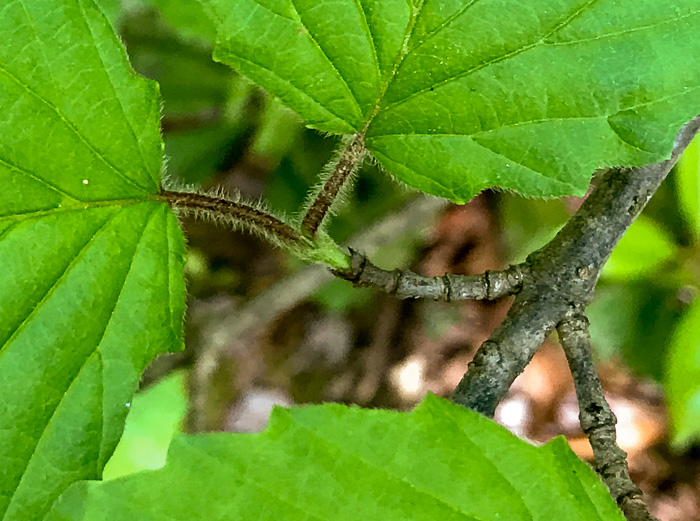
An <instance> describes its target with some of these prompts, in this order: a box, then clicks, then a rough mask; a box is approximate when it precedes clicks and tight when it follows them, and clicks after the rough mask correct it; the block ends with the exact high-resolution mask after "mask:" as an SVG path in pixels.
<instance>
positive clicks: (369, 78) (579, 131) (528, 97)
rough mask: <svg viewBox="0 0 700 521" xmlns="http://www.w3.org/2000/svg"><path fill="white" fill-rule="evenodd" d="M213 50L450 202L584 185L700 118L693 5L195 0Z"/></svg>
mask: <svg viewBox="0 0 700 521" xmlns="http://www.w3.org/2000/svg"><path fill="white" fill-rule="evenodd" d="M201 1H202V2H204V3H205V4H207V5H208V7H209V8H210V11H211V13H212V17H213V19H214V20H215V23H216V25H217V27H218V33H219V37H218V44H217V48H216V51H215V54H214V56H215V58H217V59H219V60H221V61H222V62H224V63H227V64H229V65H230V66H232V67H234V68H235V69H237V70H238V71H239V72H241V73H242V74H244V75H246V76H248V77H250V78H251V79H252V80H253V81H255V82H256V83H258V84H260V85H261V86H263V87H264V88H266V89H267V90H269V91H270V92H271V93H272V94H274V95H275V96H278V97H279V98H281V99H282V100H283V101H284V102H285V103H286V104H287V105H289V106H290V107H291V108H293V109H294V110H295V111H297V112H298V113H299V114H300V115H301V116H302V118H303V119H304V121H305V122H306V123H307V124H308V125H309V126H311V127H314V128H317V129H319V130H321V131H324V132H330V133H346V134H347V133H356V132H361V133H364V134H365V135H366V144H367V147H368V148H369V150H370V151H371V152H372V154H374V156H375V157H376V158H377V160H378V161H379V162H380V163H381V164H382V165H383V166H384V167H385V168H386V170H388V171H389V172H391V173H392V174H394V175H395V176H396V177H398V178H400V179H402V180H403V181H405V182H406V183H408V184H410V185H412V186H414V187H416V188H419V189H420V190H423V191H425V192H429V193H432V194H436V195H440V196H444V197H447V198H449V199H452V200H453V201H458V202H461V201H465V200H468V199H470V198H471V197H472V196H474V195H475V194H476V193H478V192H479V191H480V190H482V189H484V188H486V187H489V186H495V187H501V188H505V189H511V190H515V191H517V192H520V193H522V194H525V195H532V196H557V195H563V194H578V195H582V194H583V193H584V192H585V190H586V188H587V186H588V182H589V179H590V177H591V175H592V173H593V171H594V170H595V169H596V168H598V167H605V166H622V165H630V166H631V165H641V164H646V163H651V162H655V161H659V160H662V159H664V158H666V157H667V156H668V155H670V152H671V148H672V145H673V139H674V137H675V135H676V132H677V130H678V129H679V127H680V126H681V125H682V124H683V123H685V122H686V121H688V120H689V119H690V118H692V117H693V116H694V115H696V114H697V113H698V112H700V7H698V3H697V1H696V0H653V1H651V0H650V1H646V2H643V3H642V4H640V3H639V1H638V0H529V1H527V2H523V1H521V0H201Z"/></svg>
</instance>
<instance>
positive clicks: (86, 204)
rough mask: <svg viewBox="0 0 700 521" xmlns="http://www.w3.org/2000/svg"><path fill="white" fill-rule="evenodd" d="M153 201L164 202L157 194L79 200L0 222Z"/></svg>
mask: <svg viewBox="0 0 700 521" xmlns="http://www.w3.org/2000/svg"><path fill="white" fill-rule="evenodd" d="M145 202H152V203H159V202H160V203H163V204H166V203H164V202H163V201H161V200H160V199H159V198H158V196H157V195H151V196H145V197H134V198H130V199H102V200H96V201H77V203H74V205H73V206H66V207H59V208H51V209H48V210H38V211H35V212H26V213H18V214H10V215H3V216H0V222H2V221H18V222H21V221H24V220H26V219H32V218H35V217H43V216H46V215H55V214H60V213H70V212H83V211H85V210H89V209H91V208H105V207H109V206H118V207H122V208H126V207H127V206H132V205H134V204H139V203H145Z"/></svg>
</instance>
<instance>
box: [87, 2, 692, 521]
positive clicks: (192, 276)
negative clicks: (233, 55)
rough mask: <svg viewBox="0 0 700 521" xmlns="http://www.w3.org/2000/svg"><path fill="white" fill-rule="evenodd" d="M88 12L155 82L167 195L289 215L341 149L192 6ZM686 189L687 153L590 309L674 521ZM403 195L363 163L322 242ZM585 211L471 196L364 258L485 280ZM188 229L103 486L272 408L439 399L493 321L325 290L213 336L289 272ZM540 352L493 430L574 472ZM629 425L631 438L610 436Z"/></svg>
mask: <svg viewBox="0 0 700 521" xmlns="http://www.w3.org/2000/svg"><path fill="white" fill-rule="evenodd" d="M98 4H100V5H101V7H102V8H103V10H104V12H105V14H106V15H107V17H108V18H109V19H110V21H111V23H112V24H113V25H114V27H115V29H116V30H117V32H118V33H119V35H120V37H121V38H122V40H123V41H124V43H125V46H126V48H127V51H128V54H129V57H130V59H131V61H132V63H133V65H134V68H135V69H136V70H137V71H138V72H139V73H140V74H142V75H144V76H146V77H149V78H152V79H155V80H157V81H158V82H159V84H160V89H161V93H162V97H163V118H162V129H163V137H164V140H165V147H166V148H165V151H166V157H167V169H166V177H167V179H168V182H169V183H170V184H171V185H172V186H175V187H177V186H182V185H196V186H199V187H201V188H203V189H213V188H216V187H219V188H217V189H221V190H224V191H227V190H229V191H230V190H237V191H240V192H241V193H242V194H243V195H244V196H246V197H249V198H251V199H262V200H265V201H267V202H268V204H269V205H270V206H271V207H273V208H275V209H278V210H280V211H282V212H285V213H286V214H287V215H290V216H292V217H298V215H297V214H298V212H299V210H300V208H301V207H302V206H303V204H304V202H305V198H306V196H307V193H308V190H309V188H310V187H311V186H313V185H314V184H315V183H316V182H317V179H318V175H319V173H320V172H321V171H322V170H323V168H324V165H325V164H326V163H327V162H328V161H329V159H330V158H331V157H332V156H333V153H334V151H335V150H336V148H337V145H338V140H337V139H336V138H333V137H327V136H321V135H319V134H318V133H316V132H313V131H310V130H307V129H305V128H304V127H303V125H302V123H301V122H300V120H299V118H298V117H297V116H296V115H295V114H294V113H293V112H291V111H289V110H288V109H286V108H285V107H283V106H282V105H281V104H280V103H279V102H278V101H277V100H275V99H273V98H271V97H269V96H268V95H267V94H266V93H265V92H263V91H262V90H260V89H259V88H257V87H255V86H254V85H251V84H250V83H249V82H248V81H247V80H246V79H245V78H242V77H240V76H238V75H237V74H236V73H235V72H234V71H231V70H230V69H228V68H227V67H225V66H223V65H221V64H218V63H216V62H214V61H213V60H212V59H211V51H212V46H213V43H214V41H215V34H214V30H213V26H212V24H211V23H210V22H209V19H208V17H207V15H206V13H205V12H204V10H203V8H202V7H201V5H200V4H199V3H198V2H197V1H196V0H122V1H120V0H98ZM699 177H700V141H698V140H696V141H695V143H694V144H693V145H691V147H690V149H689V150H688V151H687V152H686V153H685V155H684V156H683V158H682V160H681V161H680V163H679V164H678V166H677V167H676V168H675V169H674V171H673V172H672V174H671V175H670V177H669V179H668V180H667V181H666V182H665V183H664V184H663V186H662V187H661V189H660V190H659V192H658V193H657V194H656V195H655V197H654V198H653V200H652V201H651V202H650V204H649V206H648V208H647V209H646V210H645V211H644V213H643V215H642V216H641V217H640V218H639V219H638V220H637V222H635V224H634V225H633V226H632V227H631V228H630V230H629V231H628V233H627V235H626V236H625V237H624V239H623V240H622V241H621V243H620V244H619V246H618V247H617V249H616V250H615V252H614V254H613V255H612V258H611V259H610V261H609V262H608V264H607V265H606V267H605V269H604V272H603V274H602V277H601V280H600V284H599V287H598V290H597V293H596V298H595V300H594V301H593V303H592V304H591V306H590V308H589V317H590V320H591V334H592V338H593V341H594V345H595V349H596V355H597V358H598V361H599V363H600V367H601V373H602V377H603V380H604V383H605V385H606V389H608V390H609V392H610V393H611V396H612V398H611V401H612V402H613V406H614V407H615V404H616V403H617V408H616V413H617V415H618V417H619V418H620V439H621V442H622V443H623V446H624V445H625V443H627V446H625V448H626V450H627V451H628V452H630V464H631V466H632V470H633V472H636V476H635V477H636V479H637V480H638V481H640V482H641V483H642V486H643V488H644V489H645V491H646V492H647V493H648V494H649V495H650V498H651V501H650V502H651V504H652V507H653V508H654V509H655V512H656V514H657V515H658V516H659V517H660V518H661V519H669V520H670V519H691V518H692V519H700V516H698V514H697V512H700V492H699V491H700V477H699V476H700V455H699V453H700V451H698V450H697V447H698V445H697V441H698V439H700V300H699V299H697V296H698V287H700V187H699V182H698V179H699ZM416 197H417V195H416V194H415V193H413V192H411V191H409V190H407V189H405V188H404V187H402V186H400V185H399V184H398V183H396V182H394V181H393V180H392V179H391V178H390V177H389V176H387V175H386V174H384V173H382V172H381V171H379V169H378V168H377V167H376V166H375V165H373V164H371V163H370V164H365V166H364V167H363V169H362V171H361V173H360V175H359V176H358V179H357V181H356V183H355V185H354V187H353V188H352V190H350V191H349V192H348V193H347V194H346V197H345V201H344V202H343V204H342V205H341V207H340V209H339V210H338V212H337V215H336V216H335V218H334V219H333V221H332V223H331V226H330V230H329V231H330V233H331V234H332V236H333V237H334V238H335V239H336V240H338V241H340V242H342V241H345V240H347V239H349V238H351V237H358V234H361V232H363V230H366V229H367V228H371V227H372V226H373V225H375V224H376V223H378V222H380V221H382V219H385V218H386V216H391V215H392V213H395V212H397V211H398V210H399V209H400V208H402V207H403V206H404V205H406V204H407V203H409V202H410V201H411V200H414V199H415V198H416ZM580 204H581V199H577V198H563V199H559V200H534V199H523V198H521V197H518V196H516V195H513V194H509V193H493V192H486V193H484V194H482V195H480V196H479V197H477V198H476V199H475V200H474V201H472V202H471V203H470V204H468V205H465V206H463V207H456V206H453V207H449V208H448V209H447V210H444V211H442V212H441V213H436V215H435V216H434V218H433V217H431V218H426V219H425V224H424V226H422V227H417V228H414V229H412V230H409V233H403V232H402V233H400V234H399V233H397V234H396V237H393V236H391V234H389V238H388V240H387V241H386V244H385V245H384V246H383V247H382V248H380V250H379V251H377V252H376V254H375V255H373V259H375V260H376V261H377V262H378V263H379V264H380V265H382V266H384V267H386V268H394V267H407V266H410V267H412V268H413V269H416V270H418V271H421V272H423V273H424V274H427V275H441V274H443V273H444V272H446V271H450V272H454V273H477V272H481V271H483V270H484V269H498V268H501V267H503V266H505V265H507V264H509V263H514V262H520V261H522V260H524V259H525V257H526V256H527V254H528V253H530V252H531V251H533V250H535V249H537V248H539V247H541V246H542V245H544V244H545V243H546V242H547V241H548V240H549V239H551V238H552V237H553V236H554V234H556V232H557V231H558V230H559V229H560V228H561V227H562V226H563V225H564V223H565V222H566V220H567V219H568V218H569V217H570V215H572V213H574V212H575V211H576V209H577V208H578V206H579V205H580ZM183 225H184V227H185V231H186V235H187V237H188V241H189V253H188V262H187V268H186V276H187V279H188V284H189V291H190V303H189V306H190V309H189V313H188V323H187V336H188V349H187V351H186V352H185V353H183V354H181V355H176V356H175V357H171V358H170V359H168V360H169V361H165V362H164V361H163V360H159V361H157V362H156V363H155V364H154V367H153V368H151V369H150V370H149V372H147V373H146V375H145V376H144V381H143V391H142V392H141V393H140V394H139V395H137V396H136V397H135V399H134V401H133V404H132V408H131V413H130V415H129V418H128V422H127V426H126V430H125V434H124V437H123V439H122V442H121V444H120V446H119V448H118V449H117V452H116V453H115V455H114V457H113V459H112V461H110V463H109V465H108V467H107V469H106V470H105V477H107V478H115V477H118V476H120V475H123V474H125V473H128V472H132V471H136V470H139V469H145V468H154V467H157V466H160V465H162V463H163V461H164V455H165V451H166V450H167V446H168V444H169V441H170V439H171V438H172V436H173V435H175V434H176V433H177V432H178V431H182V430H187V431H199V430H236V431H243V432H251V431H255V430H259V429H261V428H262V427H264V425H265V422H266V415H267V414H268V412H269V409H270V407H271V406H272V405H273V404H283V405H290V404H294V403H301V402H318V401H324V400H337V401H343V402H354V403H359V404H361V405H365V406H381V407H395V408H409V407H411V406H412V405H413V404H414V403H415V402H416V401H417V400H419V399H420V398H421V397H422V396H423V395H424V393H425V391H427V390H431V391H433V392H436V393H438V394H448V393H449V391H450V390H451V389H452V387H453V386H454V384H455V383H456V382H457V381H458V380H459V378H460V377H461V375H462V373H463V371H464V369H465V367H466V363H467V362H468V360H469V359H470V357H471V356H472V355H473V351H474V350H475V349H476V347H477V346H478V345H479V344H480V343H481V342H482V341H483V340H484V339H485V338H487V337H488V335H489V334H490V332H491V331H492V330H493V328H494V327H496V325H497V324H498V322H499V321H500V319H501V318H502V316H503V314H504V313H505V311H506V310H507V307H508V302H502V303H494V304H489V303H465V304H464V305H461V306H460V307H458V306H454V305H452V306H450V305H446V304H440V303H433V302H398V301H395V300H394V299H391V298H390V297H386V296H384V295H379V294H378V293H376V292H373V291H370V290H366V289H357V288H352V287H351V286H350V285H349V284H347V283H345V282H343V281H340V280H333V279H330V280H328V279H324V282H323V283H322V284H318V289H316V290H315V291H313V292H312V293H311V295H310V296H309V297H308V298H303V299H300V300H299V302H296V303H295V304H294V305H293V306H290V308H289V309H286V310H284V312H283V313H281V314H280V315H279V316H277V317H275V319H274V320H273V321H272V322H270V323H263V324H261V326H260V328H261V330H259V331H256V332H255V333H254V334H252V333H246V334H245V335H243V337H242V338H235V337H227V334H228V333H227V331H229V329H227V328H230V325H227V324H230V322H231V321H234V322H235V321H236V317H237V313H239V312H240V313H243V312H244V311H245V309H246V303H247V302H249V301H250V299H252V298H255V297H256V296H258V295H260V294H262V293H263V292H264V291H265V290H267V289H268V288H270V287H272V286H273V285H274V284H275V283H276V281H279V280H280V279H282V280H286V279H284V277H286V276H289V274H293V273H297V272H299V270H301V269H303V266H302V264H301V263H300V262H299V261H297V260H295V259H293V258H289V257H287V256H286V255H284V254H283V253H282V252H280V251H277V250H274V249H273V248H272V247H270V246H268V245H266V244H264V243H262V242H261V241H259V240H258V239H257V238H255V237H250V236H245V235H242V234H240V233H236V232H231V231H229V230H221V229H216V228H215V227H213V226H211V225H208V224H204V223H201V222H195V221H192V220H189V219H185V220H183ZM292 289H293V288H292ZM212 339H213V340H212ZM212 342H214V343H216V342H218V344H219V345H223V344H226V343H227V342H228V343H229V344H230V345H228V344H226V346H227V347H226V349H225V352H226V353H227V354H226V356H225V357H224V359H223V361H219V362H217V363H216V365H215V367H214V368H213V369H212V368H211V367H210V368H209V369H207V370H202V369H201V367H200V366H201V363H200V362H201V360H204V359H206V357H203V356H202V353H203V352H206V349H207V346H209V345H211V343H212ZM222 343H223V344H222ZM550 344H551V342H548V343H547V344H545V346H544V348H543V350H542V353H540V354H538V357H536V358H535V361H534V362H533V364H532V365H533V367H532V368H529V369H528V371H529V372H526V374H525V375H523V377H522V378H521V379H519V381H518V382H516V385H515V386H514V390H513V392H512V393H511V397H510V399H509V401H507V402H505V403H504V404H503V406H502V408H501V410H500V413H499V416H498V418H499V420H500V421H502V423H504V424H505V425H507V426H508V427H509V428H511V429H512V430H513V431H514V432H516V433H517V434H519V435H523V436H527V437H529V438H531V439H534V440H544V439H547V438H548V437H551V436H553V435H555V434H558V433H562V432H563V433H565V434H567V436H569V439H570V442H571V444H572V446H573V447H574V448H575V449H576V450H577V452H579V454H580V455H581V456H582V457H584V458H585V457H588V452H587V450H588V449H586V448H585V447H584V446H585V441H582V439H583V437H582V435H581V433H580V432H579V431H578V430H577V429H578V426H577V425H576V422H575V414H576V411H575V405H572V403H574V402H572V393H573V390H572V388H571V383H570V381H569V380H568V378H569V377H568V376H567V375H566V368H565V366H563V365H562V364H563V362H562V358H561V356H560V354H559V353H558V351H557V350H556V349H554V348H552V347H551V345H550ZM209 362H211V360H210V361H209ZM198 364H200V365H198ZM174 368H179V369H176V372H174V373H173V372H172V371H173V370H174ZM207 371H208V372H207ZM538 371H539V372H538ZM202 374H205V377H202ZM560 374H561V376H559V375H560ZM164 375H165V376H164ZM198 375H199V376H198ZM203 378H204V380H206V382H205V383H203ZM203 385H204V386H206V387H208V389H209V391H208V392H207V393H205V394H204V396H205V397H206V399H203V398H202V396H201V388H202V386H203ZM212 396H214V397H215V399H212ZM620 404H627V405H624V406H623V405H620ZM567 407H568V409H567ZM572 407H574V409H573V413H572V412H571V408H572ZM625 407H627V408H626V409H625ZM572 414H573V418H574V421H573V422H572V421H571V418H572ZM197 415H198V416H199V417H200V419H199V420H193V416H197ZM627 416H630V417H631V419H630V420H629V421H628V422H627V423H625V421H626V420H625V418H626V417H627ZM202 418H204V420H202ZM567 422H568V423H567ZM630 425H632V427H630ZM640 425H641V426H640ZM625 429H628V430H629V429H638V430H637V431H634V432H635V433H636V434H634V435H631V438H629V439H628V440H627V441H625V439H626V438H625V436H626V434H625V433H626V432H627V431H625ZM630 432H632V431H630ZM635 436H636V437H635ZM629 440H632V441H629ZM640 440H641V441H640ZM645 440H646V441H645ZM634 443H637V445H634ZM577 444H578V445H577ZM581 447H584V448H581ZM635 458H637V459H635ZM645 458H646V459H645ZM649 461H652V463H649ZM693 516H698V517H693Z"/></svg>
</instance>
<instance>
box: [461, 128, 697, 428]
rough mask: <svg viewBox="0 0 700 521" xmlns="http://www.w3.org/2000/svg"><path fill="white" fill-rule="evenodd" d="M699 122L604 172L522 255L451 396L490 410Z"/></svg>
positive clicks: (576, 300) (582, 291)
mask: <svg viewBox="0 0 700 521" xmlns="http://www.w3.org/2000/svg"><path fill="white" fill-rule="evenodd" d="M698 128H700V117H696V118H695V119H693V120H692V121H691V122H690V123H688V124H686V125H685V126H684V127H683V128H682V129H681V130H680V132H679V133H678V136H677V137H676V141H675V144H674V147H673V152H672V155H671V157H670V158H669V159H668V160H666V161H663V162H661V163H657V164H654V165H650V166H644V167H640V168H621V169H612V170H609V171H608V172H606V173H605V174H604V175H603V176H602V177H601V178H600V180H599V181H598V183H597V186H596V187H595V189H594V190H593V191H592V193H591V194H590V195H589V196H588V198H587V199H586V201H585V202H584V203H583V205H582V206H581V208H580V209H579V211H578V212H577V213H576V215H574V216H573V217H572V218H571V219H570V220H569V222H568V223H567V224H566V226H565V227H564V228H563V229H562V230H561V231H560V232H559V234H558V235H557V236H556V237H555V238H554V239H553V240H552V241H551V242H550V243H549V244H547V245H546V246H544V247H543V248H542V249H540V250H538V251H536V252H534V253H532V254H531V255H530V256H529V257H528V258H527V260H526V261H525V263H524V265H523V266H521V270H522V271H521V273H522V277H523V281H522V286H521V289H520V292H519V293H518V294H517V295H516V297H515V302H514V303H513V306H512V307H511V309H510V311H509V312H508V315H507V317H506V319H505V320H504V322H503V323H502V324H501V326H500V327H499V328H498V329H497V330H496V331H495V332H494V333H493V335H492V336H491V338H489V340H487V341H486V342H485V343H484V344H483V345H482V347H481V348H480V349H479V352H477V354H476V356H475V357H474V360H473V361H472V362H471V363H470V364H469V366H468V370H467V373H466V374H465V375H464V378H462V381H461V382H460V383H459V385H458V386H457V389H456V390H455V392H454V394H453V395H452V400H453V401H454V402H456V403H459V404H461V405H464V406H465V407H468V408H470V409H474V410H476V411H478V412H481V413H482V414H484V415H486V416H493V413H494V411H495V410H496V406H497V405H498V403H499V402H500V401H501V400H502V399H503V397H504V396H505V394H506V393H507V391H508V389H509V388H510V386H511V384H512V383H513V381H514V380H515V378H516V377H517V376H518V375H519V374H520V373H522V371H523V370H524V369H525V366H526V365H527V364H528V363H529V362H530V360H531V359H532V357H533V356H534V354H535V352H536V351H537V350H538V349H539V347H540V345H541V343H542V341H543V340H544V338H545V337H546V336H547V335H548V334H549V333H550V332H551V331H552V330H553V329H554V327H555V326H556V325H557V324H558V323H559V322H560V321H561V319H562V318H563V317H564V315H565V314H566V313H567V312H568V311H569V310H570V309H571V308H572V306H577V307H585V306H586V305H587V304H588V303H589V302H590V300H591V299H592V297H593V291H594V288H595V285H596V283H597V281H598V277H599V276H600V270H601V268H602V267H603V264H605V262H606V261H607V259H608V257H609V256H610V254H611V253H612V250H613V248H614V247H615V245H616V244H617V243H618V241H619V240H620V238H621V237H622V236H623V235H624V233H625V231H626V230H627V229H628V228H629V226H630V225H631V224H632V222H633V221H634V219H635V218H636V217H637V216H638V215H639V214H640V212H641V211H642V209H643V208H644V206H645V205H646V204H647V202H648V201H649V199H650V198H651V196H652V195H653V194H654V192H655V191H656V189H657V188H658V187H659V185H660V184H661V182H662V181H663V180H664V178H665V177H666V175H667V174H668V172H669V171H670V170H671V168H672V167H673V165H674V164H675V163H676V161H677V160H678V157H679V156H680V155H681V153H682V152H683V150H685V148H686V147H687V146H688V144H689V143H690V141H691V140H692V138H693V136H694V135H695V134H696V133H697V131H698Z"/></svg>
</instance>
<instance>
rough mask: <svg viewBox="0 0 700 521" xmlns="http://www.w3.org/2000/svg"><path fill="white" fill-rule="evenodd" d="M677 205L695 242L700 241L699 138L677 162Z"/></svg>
mask: <svg viewBox="0 0 700 521" xmlns="http://www.w3.org/2000/svg"><path fill="white" fill-rule="evenodd" d="M676 176H677V177H676V179H677V180H678V190H677V193H678V205H679V207H680V210H681V213H682V214H683V217H684V218H685V221H686V222H687V223H688V225H689V228H690V230H691V232H693V234H694V235H695V240H696V241H698V240H700V138H696V139H694V140H693V141H692V142H691V143H690V145H688V148H686V149H685V152H684V153H683V155H682V156H681V158H680V159H679V160H678V167H677V169H676Z"/></svg>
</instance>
